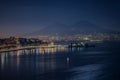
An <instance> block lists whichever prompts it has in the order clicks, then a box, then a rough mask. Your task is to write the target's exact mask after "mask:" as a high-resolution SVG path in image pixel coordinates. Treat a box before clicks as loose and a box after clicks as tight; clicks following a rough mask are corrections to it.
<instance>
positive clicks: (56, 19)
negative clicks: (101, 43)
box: [0, 0, 120, 36]
mask: <svg viewBox="0 0 120 80" xmlns="http://www.w3.org/2000/svg"><path fill="white" fill-rule="evenodd" d="M80 21H88V22H90V23H92V24H95V25H98V26H99V27H102V28H104V29H108V30H114V31H116V32H120V0H1V1H0V36H21V35H24V34H29V33H31V32H35V31H38V30H41V29H43V28H45V27H46V26H49V25H51V24H56V23H59V24H65V25H73V24H75V23H77V22H80ZM50 27H51V26H50ZM56 27H57V26H56ZM88 29H89V28H88Z"/></svg>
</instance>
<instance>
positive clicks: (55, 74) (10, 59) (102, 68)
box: [0, 47, 113, 80]
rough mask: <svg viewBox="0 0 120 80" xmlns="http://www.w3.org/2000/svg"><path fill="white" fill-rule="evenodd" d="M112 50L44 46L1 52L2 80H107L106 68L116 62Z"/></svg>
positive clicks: (0, 71)
mask: <svg viewBox="0 0 120 80" xmlns="http://www.w3.org/2000/svg"><path fill="white" fill-rule="evenodd" d="M108 53H109V52H107V51H101V49H100V50H98V49H96V48H88V49H84V48H72V49H66V48H61V49H58V48H44V49H43V48H41V47H40V48H36V49H31V50H19V51H12V52H6V53H1V54H0V64H1V65H0V67H1V68H0V74H1V78H2V79H1V80H8V79H11V80H107V79H110V78H109V77H110V76H109V75H110V74H109V73H107V69H106V67H109V63H112V61H113V60H112V57H110V55H108ZM110 61H111V62H110ZM110 69H111V68H110ZM110 72H111V71H110ZM105 75H106V77H107V76H108V77H107V79H104V76H105ZM6 76H7V77H6ZM110 80H113V79H112V78H111V79H110Z"/></svg>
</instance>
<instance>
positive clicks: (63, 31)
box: [30, 21, 111, 36]
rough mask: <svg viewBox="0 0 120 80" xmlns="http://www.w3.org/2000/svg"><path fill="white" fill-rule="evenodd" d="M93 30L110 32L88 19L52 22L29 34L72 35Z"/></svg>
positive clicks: (92, 31) (93, 31)
mask: <svg viewBox="0 0 120 80" xmlns="http://www.w3.org/2000/svg"><path fill="white" fill-rule="evenodd" d="M95 32H99V33H105V32H111V31H109V30H106V29H104V28H102V27H100V26H97V25H95V24H93V23H90V22H88V21H80V22H77V23H75V24H73V25H65V24H61V23H54V24H51V25H49V26H47V27H45V28H43V29H41V30H38V31H35V32H33V33H30V35H53V36H55V35H57V36H65V35H66V36H67V35H74V34H81V33H88V34H89V33H95Z"/></svg>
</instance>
